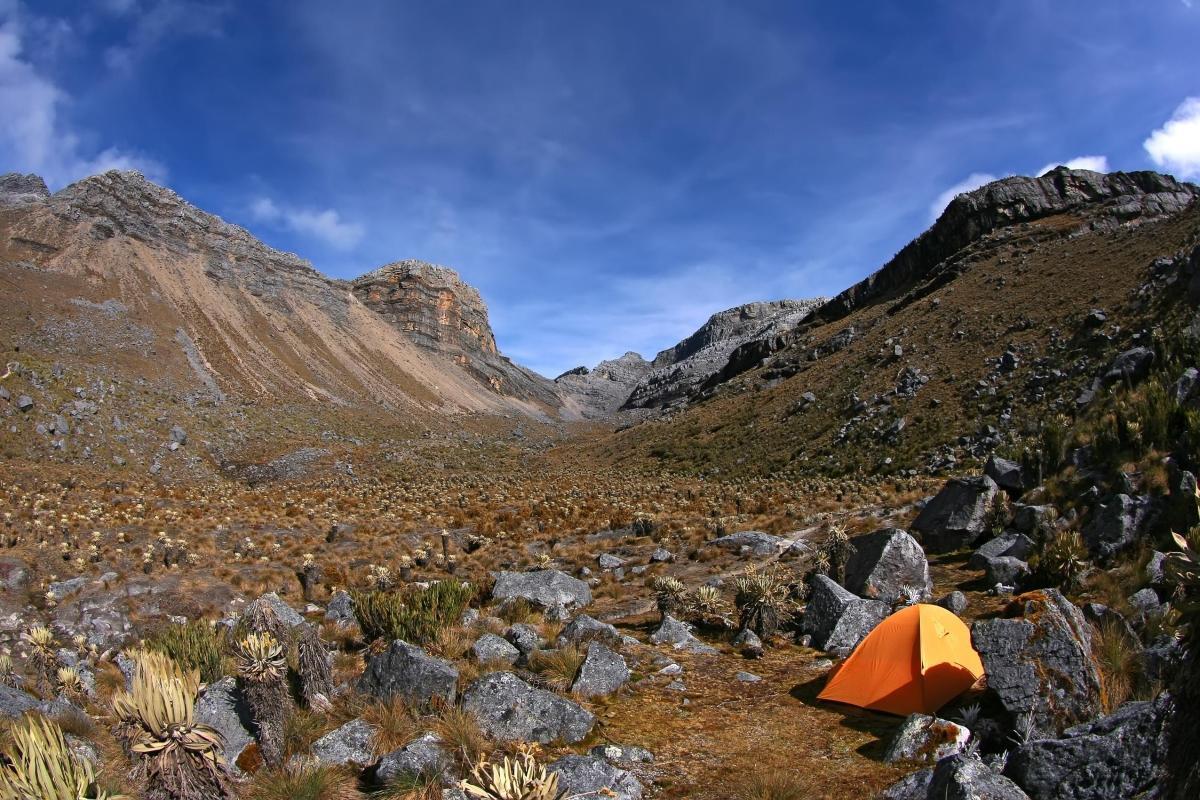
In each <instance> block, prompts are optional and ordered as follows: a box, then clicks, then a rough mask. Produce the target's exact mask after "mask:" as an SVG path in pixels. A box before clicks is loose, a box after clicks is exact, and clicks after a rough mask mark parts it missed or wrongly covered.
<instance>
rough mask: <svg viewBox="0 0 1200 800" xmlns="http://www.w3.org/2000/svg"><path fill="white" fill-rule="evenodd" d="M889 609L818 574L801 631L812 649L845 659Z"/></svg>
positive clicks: (814, 580)
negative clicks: (811, 645) (807, 636)
mask: <svg viewBox="0 0 1200 800" xmlns="http://www.w3.org/2000/svg"><path fill="white" fill-rule="evenodd" d="M888 610H889V607H888V605H887V604H886V603H883V602H880V601H879V600H864V599H863V598H861V597H857V596H856V595H854V594H851V593H850V592H848V591H846V590H845V589H843V588H842V587H841V586H839V585H838V584H837V583H835V582H834V581H833V580H832V579H830V578H828V577H826V576H824V575H818V576H816V577H815V578H814V579H813V581H812V591H811V592H810V594H809V596H808V605H807V606H806V607H805V609H804V618H803V620H802V622H801V625H800V631H801V633H803V634H807V635H809V636H811V637H812V644H813V647H816V648H819V649H821V650H827V651H829V652H830V653H833V654H835V655H839V656H845V655H849V654H850V653H851V652H852V651H853V650H854V648H855V647H857V646H858V643H859V642H861V641H862V640H863V639H864V638H866V635H867V634H868V633H870V632H871V631H872V630H874V628H875V626H876V625H878V624H879V623H880V622H882V621H883V619H884V617H886V616H887V615H888Z"/></svg>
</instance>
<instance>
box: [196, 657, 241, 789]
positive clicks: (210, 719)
mask: <svg viewBox="0 0 1200 800" xmlns="http://www.w3.org/2000/svg"><path fill="white" fill-rule="evenodd" d="M253 720H254V718H253V716H252V715H251V713H250V706H249V704H248V703H247V702H246V700H245V698H243V697H242V693H241V691H240V690H239V689H238V686H237V681H236V680H234V679H233V678H222V679H221V680H219V681H216V682H215V683H211V684H209V685H208V687H207V688H206V689H205V690H204V691H203V692H201V693H200V697H199V699H197V701H196V721H197V722H201V723H203V724H205V725H208V726H209V727H211V728H214V729H215V730H216V731H217V733H219V734H221V738H222V739H223V740H224V741H225V750H224V755H225V760H226V761H227V762H229V764H230V765H233V766H234V768H235V769H236V765H237V760H238V758H239V757H240V756H241V755H242V752H243V751H244V750H245V749H246V748H247V747H249V746H250V745H251V744H253V743H254V734H252V733H251V732H250V731H251V730H253V729H254V721H253Z"/></svg>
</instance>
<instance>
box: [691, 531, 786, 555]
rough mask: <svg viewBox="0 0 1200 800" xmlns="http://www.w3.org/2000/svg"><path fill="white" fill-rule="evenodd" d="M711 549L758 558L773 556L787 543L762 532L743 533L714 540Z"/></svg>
mask: <svg viewBox="0 0 1200 800" xmlns="http://www.w3.org/2000/svg"><path fill="white" fill-rule="evenodd" d="M708 544H709V546H710V547H720V548H721V549H723V550H729V551H730V552H733V553H741V552H743V548H746V549H745V552H747V553H750V554H751V555H756V556H773V555H775V554H777V553H778V552H779V551H780V550H782V549H783V547H784V545H786V544H787V541H786V540H785V539H783V538H781V537H779V536H772V535H771V534H769V533H763V532H762V531H741V532H740V533H731V534H729V535H728V536H722V537H721V538H719V539H713V540H712V541H711V542H709V543H708Z"/></svg>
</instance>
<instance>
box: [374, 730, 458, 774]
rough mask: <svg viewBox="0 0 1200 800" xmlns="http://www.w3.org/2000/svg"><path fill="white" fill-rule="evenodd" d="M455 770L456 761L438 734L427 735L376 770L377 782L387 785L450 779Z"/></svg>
mask: <svg viewBox="0 0 1200 800" xmlns="http://www.w3.org/2000/svg"><path fill="white" fill-rule="evenodd" d="M453 771H454V768H453V760H452V759H451V758H450V755H449V754H448V753H447V752H446V748H445V746H444V745H443V742H442V740H441V739H440V738H439V737H438V735H437V734H435V733H426V734H424V735H422V736H421V737H419V738H417V739H414V740H413V741H411V742H409V743H408V744H406V745H404V746H403V747H400V748H397V749H396V750H393V751H392V752H390V753H388V754H387V755H385V756H383V758H381V759H379V764H378V765H377V766H376V767H375V781H376V782H377V783H381V784H384V785H387V784H393V783H395V782H397V781H399V780H402V779H404V778H429V777H433V776H439V777H441V778H443V779H445V778H448V777H449V776H450V775H451V773H452V772H453Z"/></svg>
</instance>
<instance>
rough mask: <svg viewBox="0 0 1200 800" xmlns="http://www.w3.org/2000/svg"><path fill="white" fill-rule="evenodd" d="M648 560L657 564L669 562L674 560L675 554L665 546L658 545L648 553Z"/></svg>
mask: <svg viewBox="0 0 1200 800" xmlns="http://www.w3.org/2000/svg"><path fill="white" fill-rule="evenodd" d="M650 560H651V561H653V562H655V563H657V564H669V563H671V562H672V561H674V560H675V554H674V553H672V552H671V551H670V550H667V549H666V548H665V547H659V548H656V549H655V551H654V552H653V553H651V554H650Z"/></svg>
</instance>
